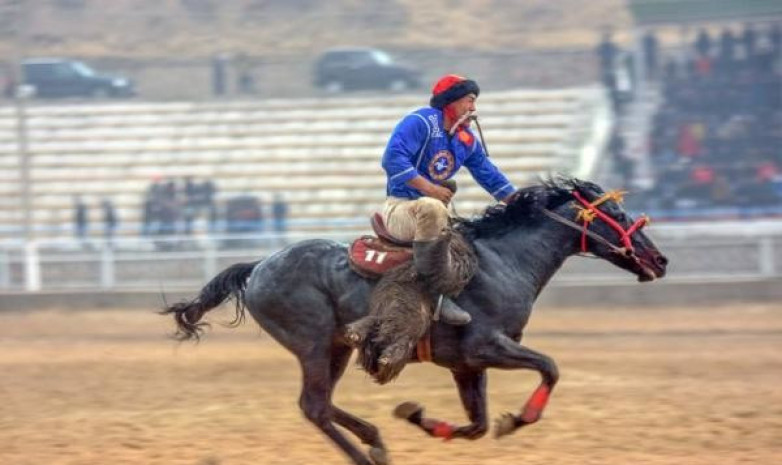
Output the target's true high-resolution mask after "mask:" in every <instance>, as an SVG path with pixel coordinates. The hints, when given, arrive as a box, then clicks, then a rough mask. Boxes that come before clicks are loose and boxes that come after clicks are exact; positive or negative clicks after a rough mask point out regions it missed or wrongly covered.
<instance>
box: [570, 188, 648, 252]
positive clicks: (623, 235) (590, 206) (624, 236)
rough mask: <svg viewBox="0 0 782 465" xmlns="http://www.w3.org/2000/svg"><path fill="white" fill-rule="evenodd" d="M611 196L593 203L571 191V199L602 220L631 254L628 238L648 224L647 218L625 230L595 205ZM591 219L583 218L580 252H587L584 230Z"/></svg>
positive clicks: (630, 242)
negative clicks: (574, 199)
mask: <svg viewBox="0 0 782 465" xmlns="http://www.w3.org/2000/svg"><path fill="white" fill-rule="evenodd" d="M610 195H611V194H606V195H604V196H603V197H600V198H599V199H597V200H595V201H594V202H593V203H589V202H587V200H586V199H585V198H584V197H582V196H581V194H579V193H578V191H573V197H575V198H576V200H578V201H579V202H580V203H581V204H582V205H583V206H584V208H586V209H587V210H588V211H590V212H592V213H594V214H595V216H597V217H598V218H600V219H601V220H603V221H604V222H605V223H606V224H607V225H608V226H610V227H611V229H613V230H614V231H616V232H617V234H619V238H620V240H621V241H622V245H623V246H624V247H625V249H627V250H628V251H630V252H632V251H633V250H634V249H633V244H632V241H631V240H630V237H631V236H632V235H633V234H634V233H635V232H636V231H638V230H639V229H641V228H642V227H644V226H645V225H646V224H647V223H649V218H648V217H646V216H642V217H640V218H638V220H636V222H635V223H633V225H632V226H630V227H629V228H627V229H625V228H623V227H622V225H620V224H619V223H618V222H617V221H616V220H615V219H613V218H611V217H610V216H608V215H606V214H605V213H603V212H602V211H600V209H599V208H597V205H600V204H601V203H603V202H604V201H605V200H607V199H608V198H609V197H608V196H610ZM591 221H592V220H591V219H589V218H587V217H584V233H583V234H582V235H581V252H584V253H586V252H587V235H586V230H587V228H589V223H591Z"/></svg>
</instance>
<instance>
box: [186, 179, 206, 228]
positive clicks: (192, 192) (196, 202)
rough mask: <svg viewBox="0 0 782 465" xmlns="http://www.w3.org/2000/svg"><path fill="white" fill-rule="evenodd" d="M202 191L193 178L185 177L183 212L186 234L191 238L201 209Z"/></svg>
mask: <svg viewBox="0 0 782 465" xmlns="http://www.w3.org/2000/svg"><path fill="white" fill-rule="evenodd" d="M199 191H200V189H199V188H198V185H197V184H196V183H195V182H193V178H192V177H191V176H186V177H185V199H184V207H183V211H182V218H183V220H184V223H185V224H184V234H185V235H186V236H189V235H191V234H192V233H193V221H194V220H195V218H196V215H197V214H198V210H199V207H200V203H201V199H200V192H199Z"/></svg>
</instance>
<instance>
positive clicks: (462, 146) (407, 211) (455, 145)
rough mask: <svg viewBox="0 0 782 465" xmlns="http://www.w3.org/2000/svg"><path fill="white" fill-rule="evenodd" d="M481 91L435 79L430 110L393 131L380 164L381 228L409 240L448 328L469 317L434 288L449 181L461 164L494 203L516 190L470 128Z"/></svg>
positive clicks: (443, 247) (444, 250) (446, 232)
mask: <svg viewBox="0 0 782 465" xmlns="http://www.w3.org/2000/svg"><path fill="white" fill-rule="evenodd" d="M479 93H480V89H479V87H478V84H477V83H476V82H475V81H473V80H471V79H466V78H464V77H461V76H457V75H453V74H450V75H447V76H444V77H442V78H441V79H439V80H438V81H437V83H436V84H435V85H434V87H433V89H432V97H431V99H430V100H429V106H428V107H424V108H420V109H418V110H416V111H413V112H412V113H410V114H408V115H406V116H405V117H404V118H402V120H401V121H400V122H399V123H398V124H397V125H396V127H395V128H394V131H393V132H392V133H391V137H390V139H389V141H388V145H387V146H386V150H385V153H384V154H383V161H382V165H383V169H384V170H385V171H386V174H387V176H388V181H387V185H386V194H387V198H386V202H385V205H384V209H383V215H382V216H383V221H384V222H385V226H386V228H387V230H388V232H389V233H391V234H392V235H394V236H395V237H397V238H398V239H401V240H406V241H413V259H414V263H415V268H416V271H417V273H418V275H419V277H420V278H422V279H423V280H424V282H427V283H431V289H432V290H433V291H434V292H435V293H436V294H439V296H440V298H439V304H438V305H440V308H439V310H438V311H439V317H440V318H441V319H442V320H443V321H444V322H445V323H448V324H452V325H465V324H467V323H469V322H470V319H471V317H470V315H469V314H468V313H467V312H465V311H464V310H462V309H461V308H459V307H458V306H457V305H456V304H455V303H454V302H453V301H452V300H451V299H450V298H449V296H448V295H446V294H447V291H445V290H443V289H442V288H440V287H439V286H438V285H437V284H436V283H437V278H438V276H441V275H442V274H443V273H445V272H446V271H447V270H448V267H449V263H450V256H449V253H448V246H449V243H450V228H449V213H448V205H449V203H450V202H451V199H452V197H453V194H454V191H453V190H451V189H449V188H448V187H446V186H447V183H446V181H448V180H449V179H450V178H451V177H453V176H454V175H455V174H456V172H457V171H458V170H459V168H461V167H462V166H463V165H464V166H466V167H467V169H468V170H469V171H470V174H472V177H473V178H474V179H475V180H476V181H477V182H478V184H480V186H481V187H483V188H484V189H485V190H486V191H487V192H488V193H489V194H491V196H492V197H494V198H495V199H496V200H498V201H505V200H507V199H508V198H509V197H510V195H511V194H512V193H513V192H515V190H516V189H515V188H514V187H513V185H512V184H511V183H510V182H509V181H508V179H507V177H506V176H505V175H504V174H502V172H501V171H500V170H499V169H498V168H497V167H496V166H495V165H494V164H493V163H492V162H491V160H489V158H488V156H487V154H486V152H485V150H484V148H483V146H482V145H481V141H480V140H479V139H478V138H477V137H476V136H475V134H474V133H473V132H472V130H471V129H470V123H471V120H472V117H473V115H474V114H475V111H476V107H475V101H476V100H477V98H478V95H479ZM451 182H452V181H451Z"/></svg>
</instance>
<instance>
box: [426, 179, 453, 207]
mask: <svg viewBox="0 0 782 465" xmlns="http://www.w3.org/2000/svg"><path fill="white" fill-rule="evenodd" d="M429 186H430V187H429V188H428V189H427V192H425V194H426V196H427V197H432V198H435V199H437V200H439V201H441V202H442V203H444V204H446V205H448V204H449V203H451V198H453V191H451V189H448V188H447V187H443V186H440V185H437V184H432V183H430V184H429Z"/></svg>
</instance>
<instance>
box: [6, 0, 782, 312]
mask: <svg viewBox="0 0 782 465" xmlns="http://www.w3.org/2000/svg"><path fill="white" fill-rule="evenodd" d="M0 10H1V11H0V89H1V90H2V95H3V99H2V100H0V179H2V183H1V184H0V189H1V191H0V192H2V195H1V196H0V289H2V290H5V291H9V292H11V293H23V294H25V293H30V292H32V293H36V292H38V291H66V292H67V291H79V292H84V291H93V290H100V291H115V290H145V289H150V288H153V289H155V290H157V289H159V288H160V287H165V288H166V289H194V288H196V287H197V286H198V285H199V284H201V283H202V282H203V281H204V280H205V279H207V278H208V277H211V276H212V275H213V274H214V273H215V272H217V271H218V270H219V269H221V268H222V267H223V266H225V265H227V264H230V263H233V262H235V261H237V260H239V259H243V258H247V257H253V258H257V257H259V256H264V255H267V254H269V253H272V252H273V251H275V250H277V249H279V248H280V247H282V246H283V245H285V244H287V243H290V242H292V241H295V240H299V239H303V238H307V237H330V238H334V239H336V240H340V241H348V240H350V239H352V238H354V237H356V236H357V235H359V234H363V233H367V232H369V222H368V220H367V218H368V217H369V216H370V214H371V213H372V212H374V211H376V210H377V209H378V208H379V206H380V205H381V204H382V201H383V198H384V173H383V172H382V170H381V168H380V165H379V160H380V156H381V154H382V152H383V148H384V145H385V142H386V140H387V137H388V134H389V133H390V131H391V129H392V127H393V126H394V124H395V123H396V121H398V119H399V118H400V117H401V116H402V115H404V114H405V113H406V112H408V111H410V110H412V109H415V108H417V107H419V106H423V105H425V104H426V103H427V101H428V97H429V93H430V88H431V85H432V83H433V82H434V81H435V80H436V78H437V77H439V76H441V75H443V74H445V73H459V74H462V75H467V76H470V77H471V78H474V79H476V80H477V81H478V82H479V83H480V85H481V87H482V94H481V99H480V102H479V104H480V105H479V110H480V114H481V115H482V117H481V121H482V126H483V128H484V134H485V139H486V145H487V147H488V149H489V152H490V155H491V156H492V158H493V160H494V161H495V163H496V164H497V165H499V166H500V167H501V168H502V169H503V170H504V171H505V172H506V173H508V174H509V177H510V178H511V179H512V181H513V182H514V183H516V184H517V185H519V186H524V185H527V184H529V183H530V182H534V181H535V180H536V179H538V178H539V177H540V176H546V175H548V174H550V173H565V174H568V175H573V176H578V177H580V178H585V179H590V180H594V181H597V182H598V183H600V184H602V185H604V186H605V187H607V188H622V189H626V190H628V191H629V192H630V195H629V196H628V197H627V203H628V207H629V208H630V209H631V210H632V211H633V212H634V213H637V214H640V213H642V212H645V213H647V214H649V215H651V217H652V219H653V221H654V222H653V226H652V230H653V235H654V237H655V238H657V240H658V241H660V245H661V246H662V248H663V249H664V250H666V252H667V254H668V255H669V256H671V258H672V265H671V274H670V277H669V278H668V279H669V281H671V282H677V280H679V281H681V282H694V281H698V282H706V283H710V282H714V279H718V280H720V281H726V280H727V281H735V280H741V281H746V280H753V281H756V282H763V283H767V282H769V280H774V279H777V278H779V276H780V274H782V261H781V260H782V241H781V240H780V237H782V222H779V221H778V220H777V218H779V216H780V213H782V202H780V200H782V172H780V167H781V166H782V165H781V164H782V152H780V150H781V149H780V147H782V103H781V102H782V100H781V97H780V95H781V94H782V79H781V76H782V71H781V70H782V66H781V63H780V62H781V60H780V57H781V56H782V51H781V50H782V45H781V40H782V31H781V30H780V27H781V26H780V19H781V18H782V4H780V3H779V2H777V1H771V0H769V1H753V2H742V1H727V0H712V1H704V0H690V1H682V2H669V1H652V0H638V1H625V0H598V1H594V2H589V4H588V5H585V4H583V2H579V1H575V0H558V1H543V0H540V1H525V2H516V1H508V0H483V1H471V2H467V1H458V0H441V1H433V2H425V3H421V2H415V1H407V0H397V1H383V2H376V1H347V0H345V1H335V2H318V1H313V0H290V1H273V0H260V1H259V0H235V1H214V0H167V1H156V2H147V1H141V0H136V1H131V0H113V1H111V2H98V1H91V0H27V1H21V0H19V1H2V2H0ZM464 176H465V173H461V174H460V177H459V181H460V187H461V188H460V190H459V194H458V195H457V197H456V203H455V205H456V207H457V210H458V213H459V214H461V215H464V216H469V215H472V214H475V213H477V212H479V211H481V210H482V209H483V208H485V206H486V205H488V204H489V202H490V201H491V199H490V197H489V196H487V195H486V194H485V193H484V192H483V191H482V190H481V189H480V188H479V187H478V186H477V185H476V184H475V183H474V182H473V181H472V180H469V179H467V178H465V177H464ZM716 250H718V251H719V253H715V251H716ZM574 262H575V263H572V264H569V265H568V266H567V268H566V270H565V272H564V273H562V274H561V276H558V278H557V282H578V283H582V282H584V281H590V282H592V281H596V282H603V283H611V282H615V281H616V280H617V279H625V277H621V276H618V275H617V273H618V272H616V271H614V270H612V269H609V268H608V267H602V266H601V265H598V266H595V265H594V264H593V263H586V264H585V263H582V262H580V261H574ZM766 287H767V288H773V287H774V286H766ZM649 292H652V291H649ZM768 292H770V291H768ZM28 297H29V296H28Z"/></svg>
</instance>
